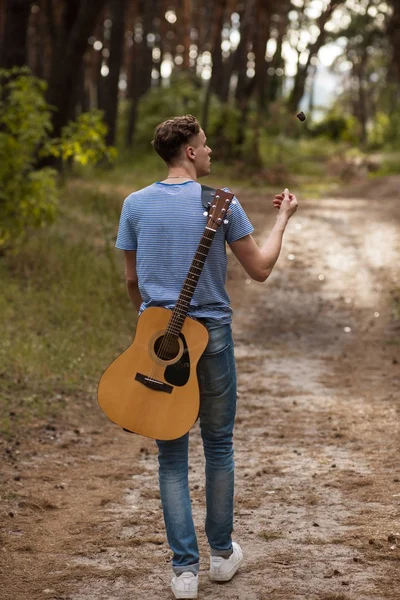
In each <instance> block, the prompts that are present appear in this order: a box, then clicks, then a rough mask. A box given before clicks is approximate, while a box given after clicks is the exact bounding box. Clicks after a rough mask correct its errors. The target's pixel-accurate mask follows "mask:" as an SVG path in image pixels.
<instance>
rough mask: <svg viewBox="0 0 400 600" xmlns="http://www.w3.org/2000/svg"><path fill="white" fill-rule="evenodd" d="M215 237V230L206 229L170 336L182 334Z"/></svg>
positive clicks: (178, 304)
mask: <svg viewBox="0 0 400 600" xmlns="http://www.w3.org/2000/svg"><path fill="white" fill-rule="evenodd" d="M214 235H215V230H214V229H211V228H210V227H206V228H205V230H204V233H203V236H202V238H201V240H200V243H199V245H198V247H197V251H196V254H195V257H194V259H193V261H192V264H191V266H190V269H189V272H188V274H187V277H186V279H185V282H184V284H183V287H182V289H181V293H180V294H179V298H178V301H177V303H176V306H175V308H174V310H173V312H172V316H171V319H170V321H169V324H168V328H167V333H168V334H171V335H173V336H179V334H180V332H181V329H182V327H183V323H184V321H185V318H186V316H187V313H188V310H189V306H190V302H191V300H192V298H193V294H194V291H195V289H196V286H197V283H198V281H199V278H200V275H201V273H202V270H203V267H204V263H205V261H206V258H207V256H208V253H209V251H210V248H211V244H212V241H213V239H214Z"/></svg>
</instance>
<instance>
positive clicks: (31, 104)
mask: <svg viewBox="0 0 400 600" xmlns="http://www.w3.org/2000/svg"><path fill="white" fill-rule="evenodd" d="M45 89H46V88H45V83H44V82H42V81H40V80H39V79H36V78H34V77H31V76H30V75H29V72H28V71H27V70H16V69H14V70H11V71H4V70H2V71H0V248H1V247H4V246H6V245H7V244H9V243H10V242H11V241H12V243H16V242H17V241H18V239H19V238H21V237H22V235H23V234H24V232H25V230H26V228H27V227H30V226H42V225H44V224H45V223H48V222H51V221H52V220H53V219H54V216H55V209H56V201H57V194H56V173H55V171H54V170H53V169H49V168H46V169H42V170H40V171H35V161H36V153H37V150H38V148H39V147H40V146H41V145H42V144H43V143H45V141H46V140H47V138H48V136H49V133H50V131H51V113H50V110H49V107H48V106H47V104H46V101H45V99H44V93H45Z"/></svg>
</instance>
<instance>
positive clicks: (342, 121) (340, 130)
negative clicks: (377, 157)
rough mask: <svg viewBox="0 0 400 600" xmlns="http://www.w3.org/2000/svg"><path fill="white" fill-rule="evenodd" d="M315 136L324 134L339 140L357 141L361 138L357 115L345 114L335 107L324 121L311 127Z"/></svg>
mask: <svg viewBox="0 0 400 600" xmlns="http://www.w3.org/2000/svg"><path fill="white" fill-rule="evenodd" d="M309 132H310V135H311V136H313V137H319V136H323V137H326V138H328V139H330V140H334V141H337V142H350V143H354V144H355V143H357V142H358V140H359V130H358V124H357V120H356V119H355V117H353V116H351V115H349V114H344V113H343V112H342V111H339V109H338V108H336V107H334V108H333V109H331V110H330V111H329V112H328V113H327V114H326V115H325V117H324V118H323V119H322V121H320V122H318V123H316V124H315V125H313V126H312V127H311V128H310V129H309Z"/></svg>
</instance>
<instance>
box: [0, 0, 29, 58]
mask: <svg viewBox="0 0 400 600" xmlns="http://www.w3.org/2000/svg"><path fill="white" fill-rule="evenodd" d="M32 4H33V0H5V6H4V23H3V28H2V29H3V43H2V44H1V47H0V67H2V68H3V69H11V68H12V67H23V66H24V65H26V64H27V62H28V56H27V40H28V21H29V16H30V14H31V5H32Z"/></svg>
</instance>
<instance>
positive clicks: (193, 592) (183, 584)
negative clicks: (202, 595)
mask: <svg viewBox="0 0 400 600" xmlns="http://www.w3.org/2000/svg"><path fill="white" fill-rule="evenodd" d="M198 586H199V576H198V575H194V574H193V573H191V572H189V571H185V572H184V573H182V575H179V576H178V575H174V577H173V578H172V581H171V590H172V593H173V594H174V596H175V598H197V589H198Z"/></svg>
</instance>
